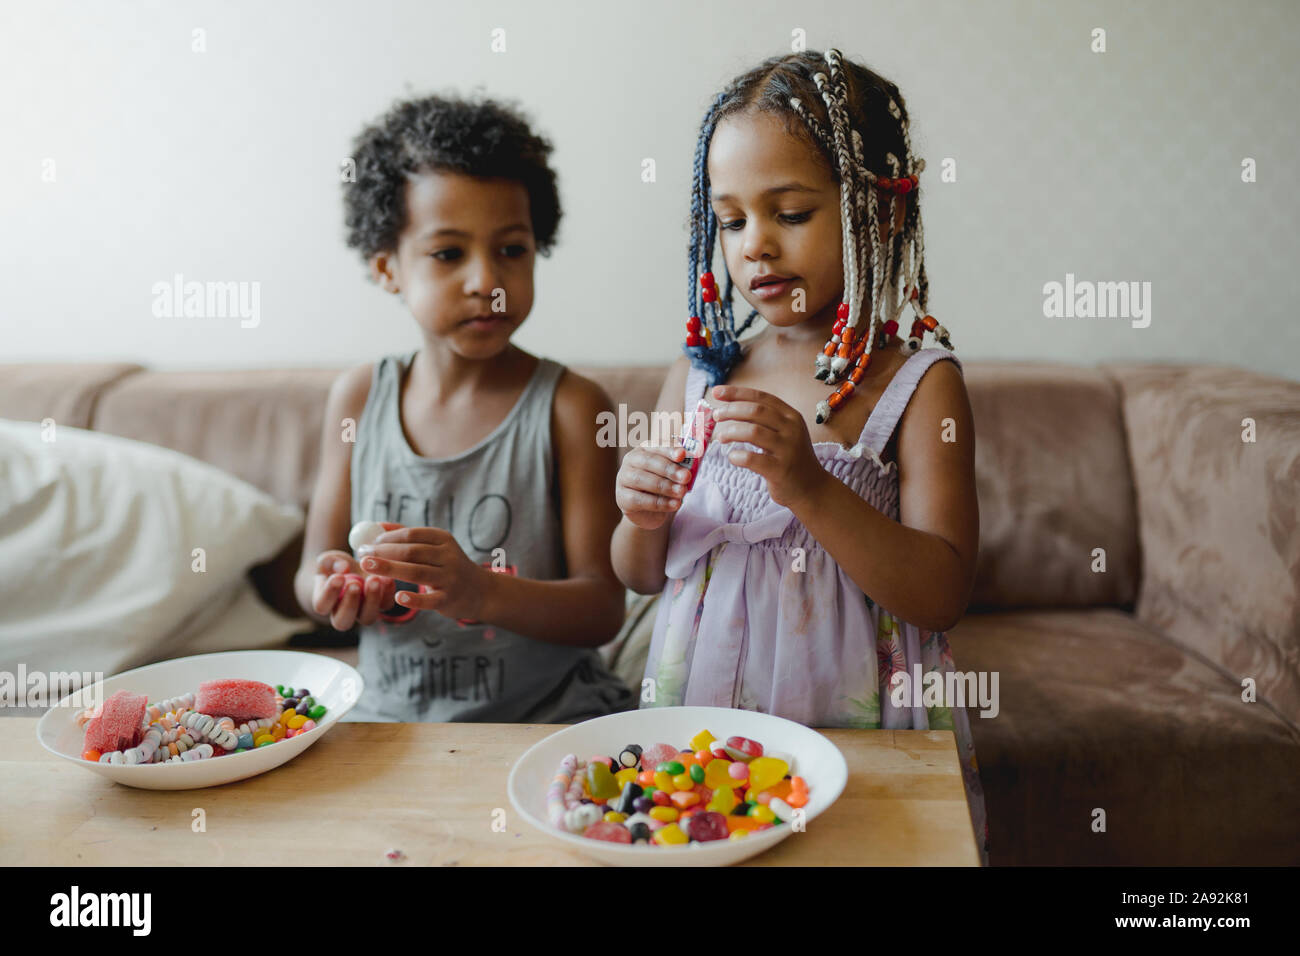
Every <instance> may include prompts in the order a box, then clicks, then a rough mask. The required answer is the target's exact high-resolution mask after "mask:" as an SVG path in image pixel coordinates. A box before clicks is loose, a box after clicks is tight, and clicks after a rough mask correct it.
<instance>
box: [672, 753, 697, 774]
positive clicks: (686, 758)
mask: <svg viewBox="0 0 1300 956" xmlns="http://www.w3.org/2000/svg"><path fill="white" fill-rule="evenodd" d="M677 762H678V763H679V764H681V765H682V769H683V770H685V771H686V772H688V773H689V772H690V769H691V768H692V767H694V766H695V765H696V764H697V763H699V761H698V760H697V759H696V758H695V754H693V753H691V752H690V751H689V750H683V751H682V752H681V753H679V754H678V755H677Z"/></svg>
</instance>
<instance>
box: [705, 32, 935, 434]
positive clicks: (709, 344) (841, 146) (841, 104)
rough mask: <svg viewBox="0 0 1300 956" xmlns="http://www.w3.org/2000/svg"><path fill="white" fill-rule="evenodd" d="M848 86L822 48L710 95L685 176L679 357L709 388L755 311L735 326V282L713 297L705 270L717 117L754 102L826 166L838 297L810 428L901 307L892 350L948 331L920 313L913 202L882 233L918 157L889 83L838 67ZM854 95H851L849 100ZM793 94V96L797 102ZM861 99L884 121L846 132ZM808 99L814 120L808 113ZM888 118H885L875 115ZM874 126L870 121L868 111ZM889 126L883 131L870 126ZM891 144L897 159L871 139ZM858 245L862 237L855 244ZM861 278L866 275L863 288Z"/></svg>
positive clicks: (917, 217) (921, 251)
mask: <svg viewBox="0 0 1300 956" xmlns="http://www.w3.org/2000/svg"><path fill="white" fill-rule="evenodd" d="M849 67H850V70H851V71H852V73H853V76H854V78H855V80H856V86H857V90H855V91H851V90H850V85H849V79H848V76H847V75H846V70H845V65H844V63H843V61H842V59H841V57H840V53H839V51H838V50H833V49H832V50H827V51H826V52H825V54H822V55H819V54H816V53H813V52H811V51H810V52H807V53H798V54H791V55H788V56H785V57H778V58H773V59H770V60H768V61H766V62H765V63H763V64H761V65H760V66H759V67H758V68H756V69H755V70H752V71H750V72H749V73H746V74H744V75H743V76H741V77H739V78H738V79H736V80H735V81H734V82H732V83H731V84H730V85H729V86H728V87H727V88H726V89H725V90H724V91H723V92H722V93H719V94H718V95H717V97H715V98H714V100H713V102H712V104H710V106H709V109H708V112H707V113H706V114H705V117H704V121H703V122H702V123H701V124H700V135H699V139H698V141H697V143H696V148H695V164H694V180H693V186H692V190H691V239H690V251H689V265H688V273H687V282H688V289H687V309H688V314H689V315H690V318H689V319H688V320H687V323H686V329H687V336H686V344H685V346H684V348H683V351H684V352H685V353H686V355H687V356H689V358H690V360H691V364H692V365H693V366H695V367H697V368H701V369H703V370H704V371H705V372H706V373H707V377H708V387H712V386H713V385H717V384H719V383H720V382H723V381H725V380H726V378H727V376H728V375H729V374H730V372H731V369H732V368H734V367H735V365H736V363H737V362H738V361H739V360H740V345H739V342H738V339H739V337H740V336H741V335H742V334H743V333H744V332H745V330H746V329H748V328H749V326H750V325H751V324H752V323H753V321H754V319H755V318H756V317H757V316H758V310H756V309H755V310H753V311H751V312H750V314H749V317H748V318H746V319H745V322H744V323H743V324H742V325H741V326H740V328H739V329H737V328H736V323H735V316H734V314H733V312H732V295H733V291H734V286H733V283H732V278H731V276H730V275H729V274H728V275H727V277H726V290H725V293H723V294H721V295H719V291H718V288H717V284H716V280H715V279H714V277H713V273H712V264H713V247H714V245H715V244H716V242H717V236H718V223H717V217H716V216H715V215H714V213H713V208H712V204H711V203H710V202H709V175H708V151H709V143H710V141H711V140H712V138H713V132H714V130H715V129H716V127H717V124H718V123H719V122H720V121H721V120H722V119H723V118H724V117H726V116H728V115H731V114H733V113H739V112H742V111H743V110H745V109H747V108H749V107H751V106H757V107H758V108H760V109H765V110H769V111H772V112H793V113H794V114H795V115H796V116H798V118H799V119H800V120H801V121H802V123H803V126H804V127H805V129H806V130H807V131H808V134H809V137H810V139H811V141H812V142H813V144H815V145H816V147H817V148H818V149H820V151H821V152H822V153H823V154H824V155H825V157H826V158H827V159H828V160H829V162H830V165H831V168H832V170H833V171H834V174H835V177H836V179H837V180H838V181H839V183H840V218H841V222H842V224H843V244H842V255H843V262H844V300H843V301H842V302H841V303H840V306H839V308H838V310H837V314H836V322H835V327H834V331H833V333H832V335H831V338H830V340H829V341H828V342H827V343H826V346H825V347H824V348H823V349H822V351H821V352H820V353H819V354H818V355H817V357H816V360H815V363H814V370H815V375H816V377H817V378H818V379H819V380H821V381H824V382H826V384H828V385H833V386H836V388H835V391H834V392H832V393H831V395H830V396H829V397H828V398H827V399H826V400H823V401H821V402H818V403H817V416H816V420H817V421H818V423H823V422H826V421H828V420H829V419H830V417H831V416H832V415H833V414H834V412H835V409H837V408H838V407H839V406H840V405H841V404H843V402H844V401H846V400H847V399H848V398H849V397H850V396H851V395H852V394H853V391H854V388H855V387H856V385H857V384H858V383H859V382H860V381H861V379H862V377H863V375H864V374H865V372H866V368H867V366H868V364H869V363H870V361H871V356H872V353H873V351H874V350H875V349H876V348H879V347H883V346H884V345H886V344H888V342H889V339H890V337H891V336H895V335H897V332H898V329H899V320H900V319H901V317H902V313H903V311H904V309H906V308H907V306H908V305H911V306H912V309H913V311H914V312H915V314H916V319H915V321H913V323H912V326H911V334H910V335H909V336H907V337H906V339H903V338H902V337H901V336H899V338H900V343H901V344H900V349H901V350H902V351H903V352H905V353H907V354H911V353H914V352H916V351H917V350H918V349H920V348H922V347H923V343H924V335H925V333H926V332H927V331H929V332H933V333H934V335H935V339H936V340H937V341H938V343H939V344H940V345H942V346H944V347H945V348H947V349H949V350H951V349H952V347H953V346H952V343H951V341H950V340H949V338H948V331H947V329H945V328H944V327H943V326H942V325H940V324H939V323H938V322H937V321H936V320H935V319H934V317H933V316H931V315H927V314H926V311H925V310H926V308H927V305H928V300H929V279H928V276H927V275H926V270H925V233H924V230H923V228H922V223H921V210H920V204H919V202H917V201H916V200H915V198H914V199H913V201H912V202H910V203H908V205H907V212H906V215H905V217H904V225H903V230H902V232H901V234H899V235H892V233H893V222H894V212H895V208H896V207H895V204H896V202H897V201H898V200H897V197H898V196H906V195H907V194H908V193H910V192H914V191H915V190H916V189H917V188H918V185H919V180H918V174H919V173H920V172H921V171H922V170H923V169H925V160H914V158H913V155H912V142H911V132H910V121H909V119H908V117H907V115H906V113H905V112H904V110H903V107H902V106H901V104H900V102H899V101H900V100H901V99H902V96H901V95H900V94H899V92H898V88H897V87H896V86H894V85H893V84H892V83H889V82H888V81H886V80H884V79H883V78H881V77H879V76H878V75H877V74H875V73H873V72H871V71H870V70H867V69H866V68H864V67H861V66H857V65H856V64H849ZM853 92H856V93H857V94H858V97H859V98H858V99H856V100H853V99H851V96H852V93H853ZM801 94H802V95H801ZM868 98H870V99H872V100H877V101H883V110H882V109H881V108H880V107H877V112H883V114H884V116H883V117H881V118H880V119H879V120H878V121H873V122H871V123H866V122H865V120H860V121H859V122H860V123H861V124H863V125H861V127H860V128H858V127H855V125H854V122H853V115H854V114H855V113H856V114H858V115H859V116H866V114H867V103H868ZM818 104H820V111H821V112H822V113H823V114H824V115H818V113H817V110H818ZM885 117H887V119H885ZM872 118H873V120H875V119H876V118H875V117H874V115H873V117H872ZM884 122H889V123H893V124H894V129H893V132H892V134H891V133H890V132H888V131H887V130H886V129H884V128H881V129H878V128H877V127H878V126H879V125H880V123H884ZM863 132H866V133H867V134H869V135H872V136H873V137H875V139H874V140H873V143H872V145H873V147H874V148H875V150H876V153H875V155H877V156H880V155H881V152H882V151H883V158H884V161H885V164H886V165H887V166H888V175H882V174H878V173H876V172H874V171H873V170H872V169H871V168H869V163H868V157H867V151H866V143H865V142H864V140H863ZM889 142H894V143H898V142H901V145H902V152H903V159H902V162H901V163H900V161H899V159H898V157H897V156H896V155H895V154H894V152H893V151H892V150H890V149H884V148H882V146H881V145H880V144H884V143H889ZM880 192H888V193H889V194H890V195H889V219H888V222H889V232H890V233H891V241H890V242H889V246H888V248H887V249H886V248H883V247H882V245H883V244H882V243H881V241H880V237H879V233H878V229H877V223H878V221H879V219H878V216H879V212H880V197H879V196H878V193H880ZM864 240H865V241H864ZM868 276H870V280H869V284H868ZM868 305H869V318H868V321H867V330H866V334H865V335H863V334H861V333H862V330H861V328H860V325H859V323H860V319H861V317H862V310H863V308H864V306H868Z"/></svg>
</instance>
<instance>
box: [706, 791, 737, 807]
mask: <svg viewBox="0 0 1300 956" xmlns="http://www.w3.org/2000/svg"><path fill="white" fill-rule="evenodd" d="M735 808H736V794H735V792H734V791H733V790H730V789H729V788H727V787H719V788H718V789H716V790H714V791H713V796H712V797H711V798H710V800H709V803H708V809H709V810H713V811H715V812H717V813H730V812H731V811H732V810H734V809H735Z"/></svg>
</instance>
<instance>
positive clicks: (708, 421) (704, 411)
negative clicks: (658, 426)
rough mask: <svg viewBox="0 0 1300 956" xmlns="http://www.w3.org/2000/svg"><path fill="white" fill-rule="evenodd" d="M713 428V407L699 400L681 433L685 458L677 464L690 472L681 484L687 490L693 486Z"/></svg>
mask: <svg viewBox="0 0 1300 956" xmlns="http://www.w3.org/2000/svg"><path fill="white" fill-rule="evenodd" d="M713 426H714V421H713V406H712V405H710V404H709V403H708V402H707V401H705V400H704V399H702V398H701V399H700V400H699V401H698V402H697V403H696V404H695V411H694V412H692V413H691V416H690V418H688V419H687V421H686V427H685V429H684V431H683V433H682V448H684V449H685V450H686V457H685V458H683V459H682V460H681V461H680V462H678V464H679V465H680V466H681V467H682V468H686V469H688V470H689V471H690V474H689V475H688V476H687V477H686V481H684V482H683V484H684V485H685V486H686V487H687V488H688V489H689V488H690V487H691V486H692V485H693V484H695V473H696V472H697V471H699V470H700V459H701V458H703V457H704V452H705V450H706V449H707V448H708V446H709V439H710V438H712V437H713Z"/></svg>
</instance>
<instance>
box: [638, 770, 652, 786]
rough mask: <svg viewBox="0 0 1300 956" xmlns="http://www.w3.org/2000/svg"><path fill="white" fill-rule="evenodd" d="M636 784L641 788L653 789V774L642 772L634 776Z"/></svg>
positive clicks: (647, 771) (650, 771)
mask: <svg viewBox="0 0 1300 956" xmlns="http://www.w3.org/2000/svg"><path fill="white" fill-rule="evenodd" d="M636 782H637V783H639V784H641V786H643V787H653V786H654V785H655V772H654V771H653V770H642V771H641V772H640V773H639V774H637V775H636Z"/></svg>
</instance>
